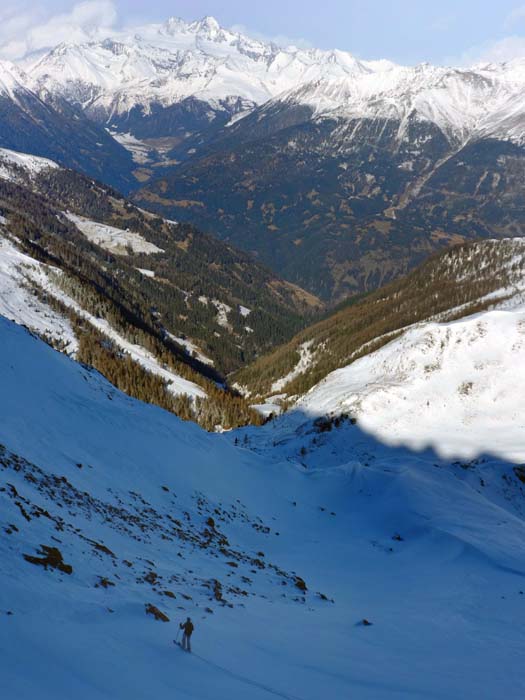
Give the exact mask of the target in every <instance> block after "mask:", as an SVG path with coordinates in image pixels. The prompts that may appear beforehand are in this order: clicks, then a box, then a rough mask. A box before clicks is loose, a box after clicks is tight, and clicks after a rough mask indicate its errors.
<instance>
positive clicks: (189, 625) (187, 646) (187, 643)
mask: <svg viewBox="0 0 525 700" xmlns="http://www.w3.org/2000/svg"><path fill="white" fill-rule="evenodd" d="M179 627H180V629H181V630H184V634H183V635H182V644H181V646H182V648H183V649H184V650H185V651H191V635H192V633H193V630H194V627H193V622H192V621H191V619H190V618H189V617H188V618H187V620H186V622H181V623H180V625H179Z"/></svg>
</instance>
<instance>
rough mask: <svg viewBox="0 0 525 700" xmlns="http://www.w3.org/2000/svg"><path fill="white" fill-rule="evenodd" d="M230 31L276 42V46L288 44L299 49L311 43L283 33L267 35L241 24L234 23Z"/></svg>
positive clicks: (310, 45)
mask: <svg viewBox="0 0 525 700" xmlns="http://www.w3.org/2000/svg"><path fill="white" fill-rule="evenodd" d="M230 29H231V31H232V32H238V33H239V34H244V35H245V36H249V37H251V38H252V39H258V40H259V41H263V42H264V43H266V44H267V43H269V42H272V43H274V44H277V46H282V47H285V48H286V47H288V46H296V47H297V48H299V49H311V48H312V44H311V43H310V42H309V41H308V40H307V39H300V38H297V37H296V38H292V37H289V36H286V35H285V34H277V35H276V36H268V35H266V34H262V33H261V32H256V31H254V30H252V29H249V28H248V27H245V26H244V25H243V24H234V25H233V26H232V27H230Z"/></svg>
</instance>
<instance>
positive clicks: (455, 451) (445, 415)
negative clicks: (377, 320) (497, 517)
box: [298, 306, 525, 462]
mask: <svg viewBox="0 0 525 700" xmlns="http://www.w3.org/2000/svg"><path fill="white" fill-rule="evenodd" d="M524 384H525V307H523V306H521V307H519V308H518V309H513V310H505V311H503V310H502V311H499V310H496V311H488V312H485V313H481V314H478V315H476V316H472V317H469V318H466V319H464V320H461V321H455V322H453V323H443V324H439V323H429V324H423V325H421V326H417V327H415V328H413V329H411V330H409V331H407V332H406V333H404V334H403V335H402V336H401V338H399V339H397V340H394V341H393V342H392V343H389V344H388V345H386V346H385V347H384V348H382V349H381V350H378V351H377V352H374V353H372V354H371V355H367V356H366V357H364V358H362V359H360V360H357V361H356V362H354V363H353V364H352V365H350V366H349V367H346V368H343V369H341V370H338V371H336V372H334V373H332V374H330V375H329V376H328V377H327V378H326V379H325V380H324V381H323V382H322V383H321V384H320V385H318V386H317V387H315V388H314V389H312V390H311V391H310V392H309V394H307V396H306V397H305V398H304V399H302V400H301V401H300V402H299V404H298V408H299V409H300V410H304V411H306V412H307V413H310V412H312V413H313V414H315V415H319V414H325V413H340V412H347V413H350V414H351V415H353V416H355V417H357V418H358V420H359V424H360V425H361V426H362V427H363V428H364V429H366V430H368V431H370V432H371V433H372V434H374V435H376V436H377V437H378V439H380V440H383V441H385V442H388V443H390V444H403V445H409V446H411V447H413V448H414V449H416V450H419V449H422V448H424V447H426V446H428V445H430V446H432V447H433V448H434V449H436V450H437V451H438V452H440V453H443V454H445V455H447V456H454V455H456V456H461V457H464V458H469V459H470V458H473V457H474V456H475V455H477V454H479V452H485V453H491V452H497V453H498V455H499V456H501V457H505V458H507V459H509V460H514V461H516V462H520V461H525V394H524V393H523V390H522V389H523V386H524ZM416 416H417V420H416V419H415V417H416Z"/></svg>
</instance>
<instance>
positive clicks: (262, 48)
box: [24, 17, 525, 142]
mask: <svg viewBox="0 0 525 700" xmlns="http://www.w3.org/2000/svg"><path fill="white" fill-rule="evenodd" d="M24 65H25V66H26V67H27V68H28V69H30V72H31V76H32V78H31V80H32V86H33V87H34V88H35V89H37V90H49V91H51V92H52V93H53V92H55V93H60V94H63V95H65V96H66V97H67V98H68V99H71V100H73V101H75V102H78V103H79V104H81V105H82V106H83V107H84V108H86V109H87V110H88V111H89V112H90V113H92V114H94V115H97V114H99V115H100V114H101V115H103V116H104V118H105V119H108V120H110V119H111V116H112V115H113V116H115V115H123V114H126V113H127V112H129V111H130V110H131V109H133V108H134V107H136V106H140V107H141V108H143V109H144V111H145V113H149V111H150V109H151V106H152V105H155V104H160V105H163V106H170V105H173V104H176V103H178V102H181V101H183V100H184V99H186V98H188V97H195V98H197V99H200V100H203V101H205V102H208V103H209V104H210V105H211V106H212V107H213V108H214V109H215V108H218V107H220V106H221V105H222V106H223V107H224V106H225V105H226V104H227V103H230V104H236V100H239V98H240V99H241V102H240V103H239V104H237V107H236V108H235V110H234V111H239V109H240V110H241V111H242V110H243V109H246V108H247V107H249V106H250V105H252V106H253V105H260V104H262V103H264V102H266V101H267V100H269V99H272V98H275V97H276V96H277V95H281V93H285V95H284V96H283V98H281V99H285V100H288V101H290V100H291V101H296V102H299V103H301V104H307V105H309V106H311V107H312V108H313V109H314V111H315V113H316V115H321V114H327V113H329V114H331V115H332V116H337V115H339V116H344V117H346V118H363V117H366V118H373V119H376V118H380V119H396V120H400V121H401V123H402V124H403V123H404V122H406V120H407V119H409V118H410V117H414V116H416V117H417V118H419V119H422V120H424V121H430V122H432V123H434V124H436V125H437V126H438V127H439V128H440V129H442V130H443V132H444V133H445V134H446V135H447V136H448V137H449V138H450V139H453V140H458V141H463V140H465V139H467V138H468V137H470V136H472V135H473V134H475V133H478V132H479V133H480V134H490V135H493V136H496V137H498V138H511V139H513V140H516V141H519V142H522V141H523V139H524V128H525V127H522V126H521V124H522V123H523V122H522V120H521V119H520V120H519V125H516V119H514V121H513V127H512V128H510V126H507V125H506V124H505V119H507V118H508V110H512V109H514V110H515V109H517V110H518V111H519V113H520V114H523V108H522V100H521V99H520V96H521V94H522V92H523V87H524V86H525V69H524V66H523V62H520V61H513V62H510V63H507V64H501V65H485V66H478V67H475V68H471V69H453V68H440V67H435V66H431V65H429V64H421V65H418V66H415V67H404V66H398V65H395V64H393V63H391V62H389V61H369V62H366V61H358V60H357V59H355V58H354V57H353V56H352V55H351V54H349V53H347V52H344V51H337V50H334V51H321V50H317V49H309V50H302V49H297V48H295V47H288V48H286V49H285V48H280V47H278V46H275V45H274V44H267V43H264V42H261V41H257V40H254V39H250V38H248V37H246V36H243V35H241V34H239V33H237V32H232V31H229V30H227V29H224V28H223V27H221V26H220V25H219V24H218V23H217V21H216V20H214V19H213V18H210V17H208V18H205V19H204V20H202V21H200V22H192V23H186V22H184V21H182V20H180V19H170V20H168V21H167V22H166V23H165V24H162V25H148V26H145V27H141V28H139V29H137V30H135V31H134V32H133V33H126V32H120V33H117V34H115V36H114V38H112V39H107V40H105V41H103V42H99V43H91V44H84V45H69V44H62V45H60V46H58V47H56V48H55V49H53V50H52V51H50V52H49V53H48V54H47V55H44V56H43V57H42V58H39V59H38V60H37V61H36V63H31V62H26V63H25V64H24ZM513 105H514V106H513Z"/></svg>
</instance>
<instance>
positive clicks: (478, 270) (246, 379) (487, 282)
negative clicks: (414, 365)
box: [233, 241, 522, 396]
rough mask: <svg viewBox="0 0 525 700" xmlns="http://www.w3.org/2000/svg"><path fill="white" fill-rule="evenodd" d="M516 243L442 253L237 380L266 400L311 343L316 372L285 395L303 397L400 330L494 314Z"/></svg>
mask: <svg viewBox="0 0 525 700" xmlns="http://www.w3.org/2000/svg"><path fill="white" fill-rule="evenodd" d="M514 245H515V244H514V243H513V242H512V241H482V242H477V243H472V244H464V245H459V246H456V247H454V248H451V249H449V250H447V251H446V252H444V253H440V254H436V255H434V256H433V257H432V258H430V259H429V260H428V261H427V262H426V263H424V264H423V265H422V266H421V267H419V268H418V269H416V270H415V271H414V272H412V273H411V274H409V275H407V276H406V277H404V278H402V279H400V280H397V281H396V282H393V283H391V284H389V285H387V286H386V287H383V288H382V289H380V290H378V291H377V292H374V293H372V294H369V295H367V296H365V297H364V298H362V299H360V300H359V301H358V302H357V303H352V304H349V305H348V306H347V307H346V308H342V309H341V310H339V311H338V312H337V313H335V314H333V315H332V316H330V317H328V318H327V319H325V320H323V321H322V322H320V323H317V324H315V325H314V326H312V327H310V328H308V329H306V330H305V331H302V332H301V333H299V334H298V335H297V336H296V337H295V338H294V339H293V340H292V341H291V342H290V343H288V344H286V345H284V346H282V347H280V348H278V349H277V350H275V351H274V352H272V353H270V354H269V355H267V356H265V357H263V358H261V359H259V360H258V361H256V362H255V363H254V364H252V365H250V366H248V367H246V368H244V369H241V370H240V371H238V372H237V373H235V375H234V377H233V379H234V380H235V381H236V382H237V383H238V384H240V385H241V386H244V387H246V388H247V389H248V390H249V391H250V392H251V395H252V396H268V395H269V394H270V393H271V386H272V384H273V383H274V382H275V381H276V380H278V379H280V378H281V377H283V376H286V375H287V374H288V373H289V372H291V371H292V370H293V369H294V367H296V365H297V363H298V361H299V359H300V348H301V346H302V345H303V344H304V343H306V342H309V341H310V342H311V343H312V345H311V349H312V351H313V359H312V363H311V366H310V367H308V368H307V369H306V370H305V371H304V372H303V373H301V374H299V375H298V376H297V377H296V378H294V379H293V380H292V381H290V382H289V383H288V384H287V385H286V386H285V387H284V388H283V389H282V390H281V391H280V392H279V393H286V394H287V395H288V396H295V395H298V394H304V393H305V392H307V391H308V390H309V389H311V388H312V387H313V386H315V385H316V384H317V383H318V382H320V381H321V380H322V379H324V378H325V377H326V376H327V375H328V374H329V373H330V372H332V371H334V370H336V369H339V368H340V367H344V366H345V365H348V364H349V363H351V362H353V361H354V360H356V359H358V358H359V357H362V356H363V355H366V354H368V353H370V352H373V351H374V350H377V349H379V348H380V347H382V346H383V345H385V344H386V343H388V342H390V341H391V340H393V339H394V338H395V337H396V336H397V335H399V334H400V333H401V332H402V329H403V328H405V327H406V326H409V325H411V324H414V323H418V322H421V321H426V320H428V319H432V318H436V319H437V320H455V319H457V318H461V317H463V316H466V315H469V314H472V313H476V312H478V311H482V310H484V309H486V308H489V307H490V306H491V305H492V304H493V303H494V300H493V299H492V298H490V297H488V298H487V295H490V293H491V292H494V291H495V290H497V289H501V288H505V287H506V286H508V285H510V284H512V280H513V279H514V277H515V276H516V275H519V274H522V271H521V269H519V268H517V267H516V265H517V263H516V256H515V250H514Z"/></svg>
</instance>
